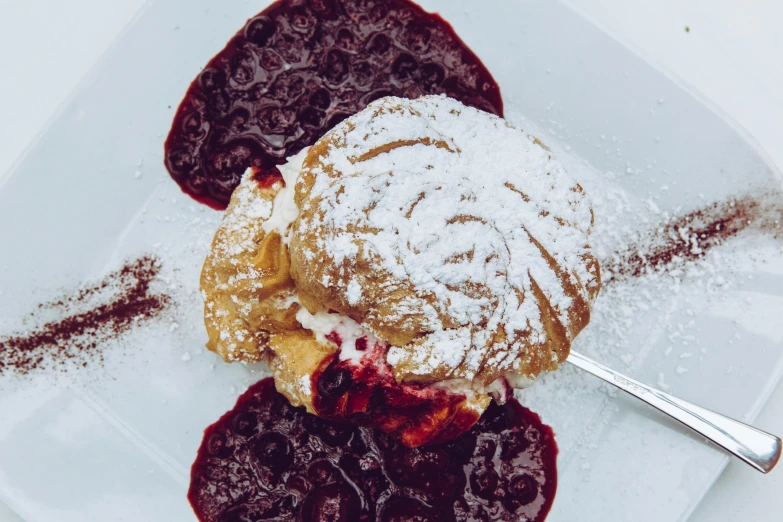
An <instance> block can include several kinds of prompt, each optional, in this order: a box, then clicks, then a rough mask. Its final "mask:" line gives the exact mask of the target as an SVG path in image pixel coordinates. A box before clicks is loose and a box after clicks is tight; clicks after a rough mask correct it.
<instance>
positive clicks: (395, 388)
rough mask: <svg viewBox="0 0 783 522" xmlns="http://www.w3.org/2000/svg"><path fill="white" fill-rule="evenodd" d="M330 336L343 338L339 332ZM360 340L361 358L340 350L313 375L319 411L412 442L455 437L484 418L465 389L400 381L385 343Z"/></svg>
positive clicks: (410, 445) (408, 442) (312, 380)
mask: <svg viewBox="0 0 783 522" xmlns="http://www.w3.org/2000/svg"><path fill="white" fill-rule="evenodd" d="M330 336H332V337H330ZM334 337H336V339H335V338H334ZM327 338H330V339H331V340H334V341H335V342H337V344H338V345H340V344H341V343H340V342H339V341H340V339H339V336H338V334H336V333H332V334H329V335H327ZM360 341H364V342H363V343H360ZM356 343H357V346H356V347H357V349H358V350H359V351H361V352H363V355H362V357H361V358H360V359H359V360H358V361H352V360H342V361H341V360H340V359H339V357H338V354H335V355H333V356H331V357H328V358H326V359H324V361H323V362H322V363H321V365H320V367H319V368H318V370H317V371H315V372H313V375H312V376H311V389H312V390H313V408H314V409H315V411H316V412H317V413H318V415H319V416H320V417H324V418H327V419H332V420H337V421H343V422H350V423H351V424H355V425H360V426H366V427H369V428H379V429H382V430H383V431H385V432H386V433H388V434H390V435H391V436H392V437H393V438H394V439H396V440H398V441H400V442H402V443H403V444H404V445H406V446H408V447H418V446H423V445H425V444H435V443H438V442H444V441H447V440H451V439H453V438H454V437H456V436H457V435H459V434H460V433H463V432H465V431H467V430H468V429H469V428H470V427H471V426H473V425H474V424H475V423H476V422H477V421H478V420H479V415H480V412H477V411H476V410H475V409H473V408H471V407H469V405H467V404H466V402H465V396H464V395H462V394H459V393H455V392H452V391H449V390H446V389H444V388H436V387H433V386H431V385H428V384H422V383H404V382H402V383H401V382H397V380H396V379H395V377H394V373H393V370H392V367H391V365H389V363H387V362H386V355H385V354H386V347H385V346H383V345H381V344H377V343H376V344H374V345H372V346H370V347H369V349H368V344H367V339H366V338H364V337H360V338H359V339H357V340H356ZM360 344H361V346H362V347H363V350H362V349H360V346H359V345H360Z"/></svg>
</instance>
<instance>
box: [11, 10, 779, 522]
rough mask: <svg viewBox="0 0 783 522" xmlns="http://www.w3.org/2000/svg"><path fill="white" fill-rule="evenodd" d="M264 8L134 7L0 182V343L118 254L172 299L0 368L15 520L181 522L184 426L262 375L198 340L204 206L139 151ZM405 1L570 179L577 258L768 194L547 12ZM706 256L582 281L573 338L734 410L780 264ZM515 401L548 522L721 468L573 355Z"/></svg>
mask: <svg viewBox="0 0 783 522" xmlns="http://www.w3.org/2000/svg"><path fill="white" fill-rule="evenodd" d="M266 4H267V2H264V1H261V2H249V1H244V0H234V1H230V2H220V3H218V2H213V1H211V0H189V1H186V0H154V1H151V2H149V3H148V4H147V5H146V7H145V8H144V10H143V11H142V12H141V13H140V14H139V15H138V16H137V18H136V19H135V20H134V22H133V23H132V24H131V25H130V26H129V27H128V28H127V30H126V31H125V32H124V34H123V35H122V37H121V38H120V39H119V40H118V42H117V43H116V44H115V45H114V46H113V48H112V49H111V50H110V51H109V52H108V53H107V54H106V56H105V57H104V58H103V59H102V60H101V62H100V63H99V65H98V66H97V67H96V69H95V70H94V71H93V72H92V73H91V74H90V76H89V78H88V79H86V80H85V81H84V82H83V83H82V85H81V87H80V89H79V90H78V92H77V93H76V94H75V95H74V96H73V97H72V98H71V100H70V101H69V102H68V103H67V104H66V106H64V107H63V108H62V110H61V111H60V113H59V115H58V117H57V118H56V119H55V120H54V121H53V123H52V124H51V125H50V126H49V127H48V128H47V129H46V130H45V132H44V133H43V134H42V135H41V137H40V138H39V140H38V141H37V143H36V145H35V146H34V147H33V148H32V149H31V150H30V151H29V153H28V154H27V155H26V156H25V157H24V158H23V159H22V161H21V162H19V163H18V164H17V166H16V167H15V168H14V169H13V170H12V171H11V172H10V173H8V174H7V175H6V176H5V177H3V178H0V223H2V227H1V228H0V245H2V247H0V292H2V293H0V336H2V335H3V334H7V333H10V332H13V331H16V330H18V329H19V328H21V327H22V319H23V318H24V317H25V316H26V315H27V314H29V312H31V311H32V310H33V309H34V307H35V305H36V303H38V302H41V301H46V300H48V299H51V298H53V297H56V296H58V295H59V294H60V293H61V292H62V290H63V289H68V288H74V287H76V286H78V285H79V284H80V282H83V281H86V280H94V279H96V278H99V277H100V276H101V275H103V274H105V273H106V272H108V271H110V270H112V269H114V268H116V267H117V266H119V265H120V264H121V262H122V260H123V259H126V258H134V257H137V256H138V255H139V254H142V253H148V252H152V253H155V254H156V255H158V257H159V258H160V259H161V261H162V263H163V271H164V278H165V281H166V284H167V285H168V289H169V291H170V292H171V293H172V295H173V296H174V298H175V301H176V306H175V307H174V308H173V309H172V311H170V312H168V313H167V315H166V316H165V317H164V320H163V321H157V322H154V323H151V324H149V325H146V326H143V327H140V328H138V329H136V330H134V331H133V332H131V333H130V334H129V335H127V336H125V337H124V338H123V339H122V340H121V341H120V342H118V343H117V346H112V347H111V348H109V349H107V355H106V357H107V360H106V363H105V365H104V366H103V367H100V368H93V369H92V370H85V371H82V372H71V373H69V374H66V375H64V376H59V377H57V378H53V377H51V376H48V375H39V376H34V377H32V378H26V379H21V380H19V379H14V378H8V377H3V378H0V499H2V500H4V501H5V502H7V503H8V504H9V505H10V506H11V508H12V509H13V510H15V511H16V512H17V513H18V514H19V515H20V516H21V517H23V518H24V519H25V520H27V521H30V522H32V521H53V520H57V521H62V522H67V521H83V520H113V521H123V520H128V521H134V522H135V521H139V520H165V521H170V522H174V521H180V520H182V521H188V520H194V516H193V514H192V512H191V510H190V507H189V505H188V503H187V500H186V498H185V493H186V490H187V486H188V472H189V467H190V464H191V462H192V460H193V459H194V457H195V454H196V449H197V448H198V445H199V443H200V440H201V433H202V431H203V429H204V428H205V427H206V426H207V425H209V424H210V423H212V422H214V421H215V420H217V419H218V417H219V416H220V415H221V414H222V413H224V412H225V411H226V410H228V409H229V408H230V407H231V406H232V405H233V403H234V400H235V399H236V396H237V394H238V393H240V392H241V391H242V390H244V389H245V387H246V386H247V385H248V384H250V383H251V382H253V381H254V380H256V379H258V378H259V376H260V375H261V374H263V369H259V368H246V367H243V366H241V365H225V364H223V363H221V361H220V360H219V359H218V358H217V357H216V356H214V355H213V354H210V353H207V352H206V351H205V350H204V349H203V344H204V341H205V337H206V336H205V333H204V330H203V326H202V321H201V302H200V298H199V297H198V294H197V292H196V288H197V284H198V273H199V270H200V267H201V263H202V260H203V257H204V255H205V253H206V250H207V248H208V246H209V242H210V240H211V236H212V233H213V232H214V230H215V228H216V226H217V223H218V222H219V219H220V214H219V213H218V212H214V211H212V210H209V209H206V208H205V207H203V206H200V205H198V204H197V203H195V202H192V201H191V200H190V199H189V198H188V197H187V196H185V195H183V194H182V193H181V192H180V191H179V189H178V188H177V186H176V185H175V184H174V183H173V182H172V181H171V180H170V178H169V177H168V175H167V173H166V171H165V169H164V168H163V160H162V152H163V140H164V139H165V136H166V133H167V132H168V129H169V125H170V123H171V119H172V117H173V114H174V109H175V108H176V106H177V104H178V103H179V101H180V100H181V98H182V96H183V95H184V93H185V90H186V88H187V86H188V85H189V82H190V81H191V80H192V79H193V77H195V75H196V74H197V73H198V71H199V68H200V67H201V66H202V65H203V64H205V63H206V62H207V60H208V59H209V58H210V57H212V56H213V55H214V54H215V53H217V52H218V51H219V50H220V49H222V47H223V45H224V44H225V42H226V41H227V40H228V39H229V38H230V37H231V36H233V34H234V33H235V32H236V31H237V30H238V29H239V28H240V27H241V26H242V24H243V23H244V21H245V20H246V19H247V18H248V17H250V16H252V15H253V14H255V13H256V12H258V11H260V10H261V9H262V8H263V7H264V6H265V5H266ZM422 4H423V6H424V7H425V8H427V9H428V10H437V11H439V12H440V13H441V14H442V15H443V17H444V18H445V19H446V20H448V21H449V22H451V23H452V24H453V25H454V27H455V29H456V30H457V33H458V34H459V35H460V36H461V37H462V38H463V39H464V40H465V42H466V43H467V44H468V45H469V46H470V47H471V48H472V49H473V50H474V51H475V52H476V54H478V56H479V57H480V58H481V59H482V60H483V61H484V63H485V64H486V65H487V67H488V68H489V70H490V71H491V72H492V73H493V75H494V76H495V78H496V79H497V81H498V83H499V84H500V86H501V90H502V94H503V98H504V102H505V106H506V116H507V117H508V119H509V120H511V121H512V122H514V123H516V124H518V125H519V126H521V127H523V128H525V129H526V130H530V131H532V132H534V133H535V134H537V135H538V136H540V137H541V138H542V140H543V141H545V142H546V143H547V144H549V145H550V146H552V147H553V148H554V149H555V151H556V152H557V153H558V155H559V156H560V157H561V159H563V161H564V162H565V163H566V166H567V167H568V168H569V170H570V171H571V172H572V174H573V175H574V176H575V177H577V178H578V179H579V181H580V182H582V183H583V185H584V186H585V188H586V189H587V191H588V193H589V194H590V195H591V197H592V199H593V200H594V202H595V208H596V248H597V251H598V252H599V254H601V255H603V256H609V255H610V254H611V253H612V252H613V249H616V248H617V247H618V245H620V244H621V241H622V239H623V238H627V237H629V236H630V235H632V234H633V233H634V232H636V231H641V230H647V229H650V228H652V227H654V226H655V223H656V222H657V221H659V220H660V219H661V216H662V215H664V214H665V213H667V212H671V213H679V212H684V211H689V210H692V209H694V208H698V207H700V206H702V205H704V203H705V202H710V201H720V200H725V199H726V197H727V196H730V195H734V194H739V193H744V192H752V191H760V190H766V191H770V190H779V188H780V186H781V177H780V175H779V174H778V173H776V172H775V171H774V169H773V168H772V167H771V166H770V165H769V163H768V162H767V161H766V159H765V158H764V157H763V156H762V155H761V154H760V153H759V151H758V150H757V149H756V147H755V146H754V145H753V144H752V143H750V142H749V140H748V138H747V137H746V136H744V135H743V134H742V132H740V131H738V130H737V128H736V126H735V125H733V124H732V123H730V122H728V121H727V120H726V118H724V117H722V116H720V115H719V114H717V113H716V112H715V111H714V110H712V109H710V108H708V107H707V106H706V105H705V104H704V103H703V102H701V101H699V100H698V99H697V98H695V97H694V96H693V95H692V94H690V93H689V92H688V91H687V90H686V89H685V88H684V87H683V86H681V85H678V84H677V83H676V82H675V81H673V80H672V79H670V78H668V77H667V76H666V75H665V74H663V73H661V72H659V71H657V70H656V69H655V68H653V67H652V66H651V65H649V64H648V63H646V62H645V61H644V60H642V59H641V58H639V57H638V56H636V55H635V54H633V53H632V52H631V51H629V50H628V49H626V48H625V47H624V46H623V45H622V44H621V43H618V42H617V41H615V40H613V39H612V38H611V37H610V36H608V35H606V34H605V33H604V32H602V31H601V30H599V29H598V28H596V27H595V26H594V25H592V24H591V23H590V22H588V21H587V20H585V19H584V18H582V17H581V16H580V15H578V14H577V13H575V12H574V11H573V10H571V8H569V7H567V6H566V5H564V4H561V3H557V2H550V1H544V0H540V1H523V0H516V1H515V0H494V1H492V2H484V3H483V4H482V6H481V7H480V8H479V7H478V6H477V5H476V3H475V2H471V1H467V0H465V1H454V0H451V1H449V0H427V1H422ZM136 171H140V172H141V174H142V176H141V177H140V178H138V179H137V176H135V175H134V174H135V173H136ZM651 203H653V204H651ZM719 250H720V254H721V255H720V258H717V259H716V258H715V257H714V256H713V257H710V258H709V259H708V261H707V262H705V263H702V264H700V265H698V266H696V267H694V268H693V269H692V270H691V271H689V272H685V273H683V274H680V275H667V276H665V277H659V278H650V279H649V280H641V281H638V282H637V283H635V284H634V285H632V286H616V287H611V288H608V289H606V291H604V293H603V295H602V296H601V297H600V298H599V302H598V305H597V306H596V310H595V317H594V319H593V323H592V324H591V326H590V327H589V328H588V331H587V332H585V334H583V335H582V336H581V337H580V338H579V340H578V342H577V343H576V345H575V349H578V350H580V351H583V352H585V353H586V354H588V355H592V356H594V357H596V358H598V359H599V360H602V361H603V362H605V363H607V364H609V365H611V366H614V367H616V368H618V369H620V370H623V371H626V372H627V373H629V374H630V375H632V376H634V377H636V378H638V379H640V380H643V381H646V382H650V383H656V382H662V381H664V382H665V383H666V384H668V386H669V387H670V390H669V391H670V392H672V393H674V394H676V395H678V396H681V397H682V398H685V399H688V400H691V401H693V402H696V403H699V404H702V405H704V406H707V407H710V408H713V409H716V410H718V411H721V412H723V413H725V414H728V415H732V416H735V417H738V418H741V419H744V420H751V419H752V418H753V417H754V416H755V414H756V412H757V411H758V410H759V408H760V407H761V405H762V404H763V402H764V400H765V399H766V397H767V395H768V394H769V392H770V390H771V389H772V387H773V386H774V384H775V383H776V382H777V380H778V379H779V377H780V375H781V373H783V357H782V355H783V331H782V330H781V327H780V326H779V323H778V321H779V318H780V317H781V315H782V314H783V256H781V252H780V247H779V245H777V244H775V243H774V242H772V241H771V240H769V239H767V240H765V239H763V238H755V239H742V240H736V241H733V242H731V243H730V244H729V245H726V246H725V247H722V248H721V249H719ZM705 281H711V282H714V281H719V282H721V284H719V285H717V288H715V287H713V286H710V285H707V284H705ZM640 296H642V297H643V298H640ZM175 323H176V325H178V327H177V326H173V325H174V324H175ZM685 370H687V372H686V371H685ZM518 397H519V398H520V399H521V400H522V401H523V403H525V404H527V405H529V406H530V407H532V409H534V410H535V411H537V412H539V413H541V414H542V417H543V419H544V421H545V422H547V423H549V424H550V425H552V426H553V428H554V429H555V432H556V434H557V437H558V438H557V440H558V444H559V446H560V457H559V461H558V468H559V473H560V475H559V477H560V484H559V489H558V494H557V498H556V500H555V504H554V508H553V511H552V514H551V516H550V518H549V520H551V521H552V522H555V521H572V520H581V521H590V520H602V521H603V520H636V521H656V522H663V521H676V520H683V519H685V518H687V516H688V514H689V513H690V512H691V510H692V509H693V508H694V507H695V505H696V504H697V503H698V501H699V500H700V499H701V497H702V495H703V494H704V493H705V491H706V490H707V489H708V488H709V486H710V485H711V483H712V481H713V480H714V479H715V478H716V477H717V475H718V474H719V473H720V471H721V470H722V468H723V466H724V465H725V463H726V461H727V457H726V456H725V455H724V454H723V453H721V452H720V451H718V450H717V449H715V448H713V447H710V446H709V445H707V444H705V443H704V442H703V441H701V440H699V439H697V438H695V437H692V436H689V434H687V433H685V432H683V431H682V430H681V429H679V428H677V427H676V426H673V425H672V424H671V423H670V422H668V421H667V420H666V419H665V418H663V417H662V416H661V415H658V414H656V413H654V412H652V411H651V410H650V409H649V408H646V407H644V406H643V405H640V404H637V403H636V402H633V401H631V400H628V399H626V398H624V397H619V396H616V394H614V393H612V392H611V390H609V389H608V388H606V387H605V386H602V385H600V384H599V383H597V382H596V381H594V380H592V379H591V378H589V377H587V376H583V375H579V374H578V373H577V372H576V370H574V369H573V368H565V369H563V370H562V371H560V372H557V373H556V374H553V375H550V376H547V377H546V378H544V379H542V382H540V383H538V384H536V385H535V386H534V387H532V388H530V389H528V390H526V391H524V392H519V394H518Z"/></svg>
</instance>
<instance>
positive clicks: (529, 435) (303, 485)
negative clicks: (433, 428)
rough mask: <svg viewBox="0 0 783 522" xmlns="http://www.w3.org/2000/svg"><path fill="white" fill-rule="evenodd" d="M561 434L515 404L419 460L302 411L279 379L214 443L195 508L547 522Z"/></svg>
mask: <svg viewBox="0 0 783 522" xmlns="http://www.w3.org/2000/svg"><path fill="white" fill-rule="evenodd" d="M556 455H557V447H556V446H555V441H554V437H553V434H552V430H551V429H550V428H549V427H547V426H545V425H544V424H542V423H541V419H540V418H539V417H538V415H536V414H535V413H532V412H531V411H529V410H527V409H525V408H524V407H522V406H521V405H520V404H519V403H518V402H516V401H515V400H513V399H512V400H510V401H508V402H507V403H506V404H504V405H503V406H498V405H496V404H494V403H493V404H492V405H490V407H489V408H488V409H487V411H486V412H485V413H484V414H483V415H482V416H481V419H480V420H479V421H478V423H476V425H475V426H473V428H471V429H470V430H469V431H467V432H465V433H463V434H462V435H460V436H459V437H457V438H456V439H453V440H451V441H449V442H446V443H442V444H437V445H432V446H424V447H420V448H415V449H411V448H408V447H405V446H403V445H401V444H399V443H397V442H395V441H394V440H393V439H392V438H391V437H389V436H388V435H387V434H385V433H384V432H382V431H379V430H371V429H369V428H361V427H352V426H350V425H347V424H338V423H334V422H330V421H325V420H322V419H320V418H318V417H315V416H313V415H310V414H308V413H307V412H306V411H305V410H304V408H294V407H292V406H291V405H290V404H289V403H288V401H287V400H286V399H285V398H284V397H283V396H282V395H280V394H279V393H278V392H277V391H276V390H275V386H274V382H273V381H272V379H265V380H263V381H261V382H259V383H257V384H255V385H253V386H252V387H251V388H250V389H249V390H248V391H247V392H245V393H244V394H243V395H242V396H241V397H240V398H239V400H238V401H237V404H236V406H235V407H234V409H233V410H231V411H230V412H228V413H227V414H226V415H224V416H223V417H222V418H221V419H220V420H219V421H218V422H217V423H215V424H213V425H212V426H210V427H209V428H207V430H206V431H205V433H204V440H203V442H202V444H201V448H200V449H199V452H198V457H197V458H196V462H195V463H194V464H193V468H192V472H191V483H190V490H189V492H188V498H189V500H190V503H191V505H192V506H193V509H194V511H195V512H196V515H197V516H198V518H199V520H201V521H202V522H256V521H272V520H274V521H278V522H288V521H306V522H313V521H323V522H327V521H328V522H362V521H366V522H371V521H379V522H380V521H383V522H457V521H459V522H462V521H465V522H468V521H508V522H511V521H513V522H519V521H529V522H534V521H542V520H544V518H545V517H546V515H547V513H548V511H549V508H550V507H551V505H552V501H553V499H554V495H555V488H556V483H557V471H556V469H555V460H556Z"/></svg>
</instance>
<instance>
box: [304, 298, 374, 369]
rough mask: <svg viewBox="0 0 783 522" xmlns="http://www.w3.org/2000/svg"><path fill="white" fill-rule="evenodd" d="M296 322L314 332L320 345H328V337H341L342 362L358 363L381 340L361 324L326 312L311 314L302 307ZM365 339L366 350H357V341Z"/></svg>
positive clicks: (320, 311)
mask: <svg viewBox="0 0 783 522" xmlns="http://www.w3.org/2000/svg"><path fill="white" fill-rule="evenodd" d="M296 320H297V321H299V324H301V325H302V327H303V328H306V329H308V330H310V331H311V332H313V335H315V338H316V340H317V341H318V342H320V343H327V342H329V340H328V339H327V337H326V336H327V335H330V334H337V335H338V336H339V337H340V355H339V357H340V360H341V361H345V360H347V359H350V360H351V361H354V362H357V361H359V359H361V358H362V357H364V356H365V355H366V354H367V350H368V349H369V348H371V347H372V346H374V345H375V344H377V343H380V340H379V339H378V338H377V337H375V336H374V335H373V334H372V333H371V332H369V331H368V330H366V329H365V328H363V327H362V325H360V324H359V323H357V322H356V321H354V320H353V319H351V318H350V317H345V316H342V315H339V314H330V313H329V312H327V311H326V310H319V311H318V312H316V313H315V314H311V313H310V312H309V311H307V309H306V308H304V307H302V308H300V309H299V311H298V312H297V313H296ZM362 337H364V338H365V339H366V340H367V343H366V344H365V349H364V350H359V349H357V348H356V341H357V340H358V339H361V338H362Z"/></svg>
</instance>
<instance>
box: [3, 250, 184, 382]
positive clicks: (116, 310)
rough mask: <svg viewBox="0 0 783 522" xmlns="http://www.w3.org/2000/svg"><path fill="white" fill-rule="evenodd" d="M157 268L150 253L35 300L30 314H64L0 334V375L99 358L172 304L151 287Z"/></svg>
mask: <svg viewBox="0 0 783 522" xmlns="http://www.w3.org/2000/svg"><path fill="white" fill-rule="evenodd" d="M160 268H161V265H160V262H159V261H158V260H157V259H155V258H154V257H151V256H145V257H141V258H139V259H136V260H134V261H130V262H128V263H126V264H125V265H124V266H123V267H122V268H120V269H119V270H117V271H115V272H112V273H110V274H108V275H107V276H106V277H104V278H103V279H102V280H101V281H100V282H98V283H96V284H94V285H91V286H87V287H85V288H82V289H79V290H78V291H76V292H75V293H74V294H73V295H70V296H66V297H63V298H61V299H59V300H57V301H54V302H51V303H45V304H41V305H38V311H37V312H36V313H32V314H31V317H32V318H33V319H35V318H36V316H37V315H41V314H43V313H44V312H45V311H50V312H54V313H58V314H59V315H61V316H62V317H61V318H59V319H56V320H53V321H50V322H46V323H45V324H43V325H42V326H39V327H37V328H34V329H32V330H31V331H28V332H22V333H17V334H13V335H10V336H5V337H0V375H3V374H4V373H14V374H17V375H26V374H29V373H31V372H34V371H37V370H44V369H59V370H61V371H65V370H67V369H68V368H71V367H73V366H77V367H78V366H87V365H88V364H91V363H96V362H97V363H99V362H101V361H102V360H103V345H104V344H105V343H106V342H107V341H110V340H113V339H116V338H117V337H119V336H120V335H121V334H123V333H125V332H126V331H127V330H129V329H130V328H131V327H132V326H134V325H135V324H138V323H140V322H143V321H147V320H149V319H152V318H154V317H155V316H157V315H159V314H160V313H161V312H162V311H163V310H164V309H165V308H166V306H167V305H168V304H169V303H170V301H171V299H170V297H169V296H167V295H164V294H160V293H156V292H154V291H153V290H152V289H151V288H150V286H151V283H152V282H153V281H154V280H155V278H156V277H157V276H158V274H159V273H160Z"/></svg>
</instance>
